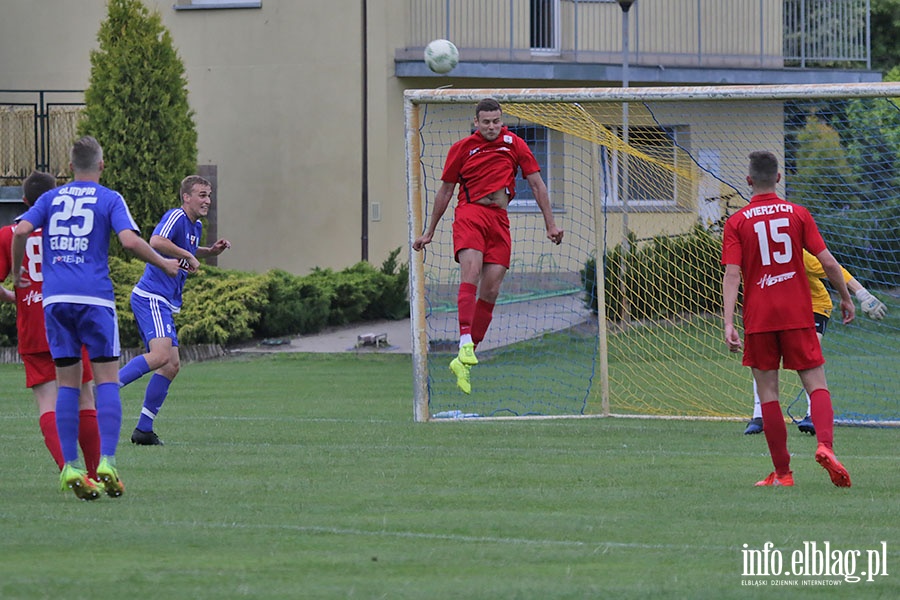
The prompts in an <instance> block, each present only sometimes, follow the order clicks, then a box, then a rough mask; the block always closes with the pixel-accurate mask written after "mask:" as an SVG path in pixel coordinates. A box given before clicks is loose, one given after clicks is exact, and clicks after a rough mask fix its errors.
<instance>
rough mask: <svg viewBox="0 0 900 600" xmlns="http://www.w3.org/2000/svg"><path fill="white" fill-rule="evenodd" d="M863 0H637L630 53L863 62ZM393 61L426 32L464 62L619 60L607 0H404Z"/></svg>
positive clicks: (866, 41)
mask: <svg viewBox="0 0 900 600" xmlns="http://www.w3.org/2000/svg"><path fill="white" fill-rule="evenodd" d="M869 15H870V0H664V1H662V0H637V1H636V2H635V3H634V5H633V6H632V7H631V12H630V15H629V16H630V19H629V20H630V32H629V37H630V40H629V41H630V43H629V60H630V62H631V63H632V64H636V65H654V66H656V65H661V66H704V67H728V66H731V67H763V68H784V67H786V66H787V67H801V68H806V67H810V66H835V65H836V64H839V65H841V66H847V65H855V66H859V67H864V68H871V58H870V23H869ZM408 16H409V21H408V27H407V40H406V43H405V47H403V48H400V49H398V50H397V52H396V56H397V58H399V59H416V58H421V50H422V48H424V46H425V45H426V44H427V43H428V42H429V41H431V40H432V39H435V38H446V39H449V40H451V41H453V42H454V43H455V44H456V45H457V47H458V48H459V49H460V55H461V58H462V60H466V61H515V62H520V61H548V60H550V61H554V60H556V61H571V62H580V63H602V64H618V63H619V62H621V60H622V42H623V39H622V38H623V36H622V26H621V23H622V11H621V9H620V7H619V5H618V3H617V2H616V1H615V0H410V2H409V6H408Z"/></svg>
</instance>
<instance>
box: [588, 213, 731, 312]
mask: <svg viewBox="0 0 900 600" xmlns="http://www.w3.org/2000/svg"><path fill="white" fill-rule="evenodd" d="M630 248H631V251H630V252H629V253H628V255H627V262H626V263H625V268H624V269H623V260H626V258H625V254H624V253H623V252H622V248H621V246H616V247H615V248H613V249H612V250H611V251H610V252H608V253H607V255H606V261H605V264H604V291H605V295H604V300H605V302H606V318H608V319H611V320H614V321H618V320H621V319H623V318H624V316H625V315H624V312H625V300H626V299H627V301H628V317H629V318H631V319H659V318H667V317H671V316H673V315H679V314H697V313H710V312H716V311H718V310H719V308H720V305H721V292H720V286H719V282H721V279H722V267H721V265H720V255H721V251H722V242H721V240H720V239H719V238H718V236H716V235H714V234H711V233H709V232H708V231H706V230H704V229H702V228H699V227H698V228H696V229H695V230H694V231H692V232H691V233H689V234H685V235H681V236H672V237H663V236H660V237H657V238H654V239H652V240H650V241H649V242H647V243H644V244H637V243H636V240H635V239H634V238H632V239H631V244H630ZM595 268H596V259H595V258H593V257H591V258H589V259H588V260H587V261H586V262H585V267H584V269H582V270H581V282H582V286H583V287H584V290H585V305H586V306H588V307H589V308H590V309H591V310H592V311H593V312H594V314H597V312H598V305H597V290H596V285H597V282H596V275H595V273H596V271H595ZM623 271H624V273H623ZM623 275H624V278H623Z"/></svg>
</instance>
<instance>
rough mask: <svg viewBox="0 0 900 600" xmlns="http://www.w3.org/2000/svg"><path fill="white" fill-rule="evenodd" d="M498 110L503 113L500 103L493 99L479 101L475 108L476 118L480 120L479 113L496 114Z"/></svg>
mask: <svg viewBox="0 0 900 600" xmlns="http://www.w3.org/2000/svg"><path fill="white" fill-rule="evenodd" d="M498 110H499V111H502V109H501V108H500V103H499V102H497V101H496V100H494V99H493V98H485V99H484V100H481V101H479V102H478V105H477V106H476V107H475V118H476V119H477V118H478V113H483V112H494V111H498Z"/></svg>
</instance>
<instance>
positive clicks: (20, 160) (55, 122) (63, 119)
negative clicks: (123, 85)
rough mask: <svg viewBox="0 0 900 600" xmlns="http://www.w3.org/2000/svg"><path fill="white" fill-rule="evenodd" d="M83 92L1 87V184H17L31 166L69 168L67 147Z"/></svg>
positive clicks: (62, 172) (55, 170)
mask: <svg viewBox="0 0 900 600" xmlns="http://www.w3.org/2000/svg"><path fill="white" fill-rule="evenodd" d="M81 99H82V92H81V91H74V90H58V91H31V90H28V91H18V90H0V186H2V187H10V186H18V185H20V184H21V182H22V180H23V179H24V178H25V177H27V176H28V174H29V173H30V172H31V171H32V170H34V169H37V170H40V171H46V172H48V173H51V174H53V175H56V176H57V178H65V177H67V176H68V172H69V155H68V152H69V148H70V146H71V143H72V142H73V141H74V140H75V138H76V128H77V126H78V119H79V118H80V116H81V111H82V108H83V106H84V105H83V102H82V100H81Z"/></svg>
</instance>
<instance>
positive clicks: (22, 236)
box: [10, 221, 34, 287]
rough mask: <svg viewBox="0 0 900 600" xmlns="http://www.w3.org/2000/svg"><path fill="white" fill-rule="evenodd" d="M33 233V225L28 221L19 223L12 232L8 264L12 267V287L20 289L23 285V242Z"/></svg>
mask: <svg viewBox="0 0 900 600" xmlns="http://www.w3.org/2000/svg"><path fill="white" fill-rule="evenodd" d="M33 231H34V225H32V224H31V223H29V222H28V221H19V223H18V224H17V225H16V229H15V231H14V232H13V241H12V259H11V260H10V264H11V266H12V275H13V285H15V286H16V287H22V284H23V278H24V277H25V273H23V272H22V261H24V260H25V241H26V240H27V239H28V236H29V235H31V234H32V232H33Z"/></svg>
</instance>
